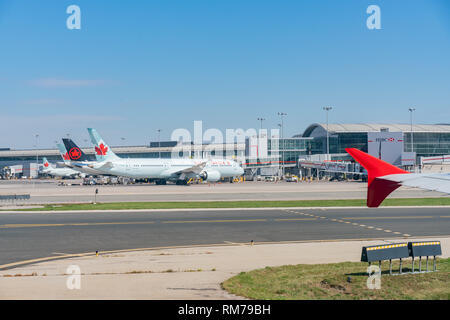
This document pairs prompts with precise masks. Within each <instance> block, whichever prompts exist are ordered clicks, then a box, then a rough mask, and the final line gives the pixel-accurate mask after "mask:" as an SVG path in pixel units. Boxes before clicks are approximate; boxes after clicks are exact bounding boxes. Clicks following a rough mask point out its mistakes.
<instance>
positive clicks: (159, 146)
mask: <svg viewBox="0 0 450 320" xmlns="http://www.w3.org/2000/svg"><path fill="white" fill-rule="evenodd" d="M156 131H158V152H159V158H160V159H161V129H158V130H156Z"/></svg>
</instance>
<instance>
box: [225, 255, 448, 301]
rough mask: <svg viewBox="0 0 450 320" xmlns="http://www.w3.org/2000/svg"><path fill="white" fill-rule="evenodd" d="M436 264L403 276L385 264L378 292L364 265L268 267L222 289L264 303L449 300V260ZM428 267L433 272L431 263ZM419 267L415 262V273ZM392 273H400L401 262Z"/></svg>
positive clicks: (405, 268) (408, 265)
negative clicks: (369, 283)
mask: <svg viewBox="0 0 450 320" xmlns="http://www.w3.org/2000/svg"><path fill="white" fill-rule="evenodd" d="M437 261H438V262H437V267H438V270H439V271H438V272H431V273H421V274H404V275H400V276H390V275H388V270H389V264H388V263H387V262H386V263H383V264H382V270H383V275H382V277H381V289H379V290H374V289H368V288H367V279H368V275H367V267H368V264H367V263H362V262H344V263H333V264H317V265H288V266H281V267H266V268H264V269H258V270H254V271H250V272H242V273H240V274H239V275H237V276H235V277H232V278H230V279H228V280H226V281H225V282H224V283H222V287H223V288H224V289H225V290H227V291H228V292H230V293H232V294H236V295H238V296H242V297H247V298H250V299H262V300H303V299H308V300H317V299H327V300H352V299H358V300H359V299H364V300H372V299H373V300H411V299H421V300H422V299H431V300H449V299H450V281H449V280H450V259H438V260H437ZM423 262H424V261H423ZM424 266H425V263H423V264H422V267H423V268H422V270H424ZM429 267H430V270H431V269H432V261H430V263H429ZM408 268H409V269H408ZM418 268H419V266H418V262H417V261H416V264H415V269H416V271H418ZM403 271H404V272H409V271H411V260H409V261H407V263H406V264H405V261H404V265H403ZM393 272H394V273H397V272H398V263H396V264H394V269H393ZM348 277H351V282H348V281H347V278H348Z"/></svg>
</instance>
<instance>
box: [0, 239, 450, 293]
mask: <svg viewBox="0 0 450 320" xmlns="http://www.w3.org/2000/svg"><path fill="white" fill-rule="evenodd" d="M417 240H423V238H420V239H417ZM433 240H440V241H441V243H442V249H443V252H442V253H443V254H442V257H443V258H447V257H449V256H450V237H436V238H433ZM402 241H403V240H402V239H391V240H384V241H381V240H375V241H365V240H352V241H315V242H305V243H303V242H298V243H272V244H258V243H255V244H254V245H251V244H250V243H239V244H236V243H235V244H232V243H230V244H228V245H220V246H198V247H190V248H160V249H154V250H146V251H117V252H109V253H100V254H99V255H98V256H96V255H95V254H93V253H90V254H88V255H82V256H79V257H73V258H68V259H62V260H55V261H49V262H43V263H36V264H31V265H27V266H24V267H18V268H14V269H10V270H5V271H1V272H0V299H2V300H4V299H51V300H59V299H75V300H76V299H96V300H102V299H133V300H139V299H166V300H191V299H199V300H207V299H217V300H229V299H242V297H238V296H234V295H231V294H229V293H228V292H227V291H225V290H223V289H222V288H221V283H222V282H223V281H225V280H226V279H228V278H230V277H232V276H234V275H237V274H238V273H240V272H242V271H250V270H253V269H259V268H264V267H266V266H280V265H289V264H323V263H332V262H333V263H334V262H345V261H355V262H357V261H360V257H361V248H362V247H363V246H369V245H377V244H389V243H399V242H402ZM408 241H414V239H408ZM408 263H409V262H405V264H408ZM362 264H363V265H366V264H364V263H362ZM70 266H72V269H68V268H69V267H70ZM73 266H76V267H75V268H74V267H73ZM77 268H79V269H77ZM438 269H439V265H438ZM73 270H79V272H80V274H81V275H80V277H79V279H77V278H75V277H76V276H75V275H74V274H73V273H72V272H73ZM78 285H79V286H78ZM77 288H79V289H77Z"/></svg>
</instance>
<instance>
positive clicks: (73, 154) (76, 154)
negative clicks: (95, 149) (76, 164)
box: [69, 148, 81, 160]
mask: <svg viewBox="0 0 450 320" xmlns="http://www.w3.org/2000/svg"><path fill="white" fill-rule="evenodd" d="M69 156H70V158H71V159H72V160H78V159H80V158H81V150H80V149H78V148H72V149H70V151H69Z"/></svg>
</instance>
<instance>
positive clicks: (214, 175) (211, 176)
mask: <svg viewBox="0 0 450 320" xmlns="http://www.w3.org/2000/svg"><path fill="white" fill-rule="evenodd" d="M200 178H202V179H203V180H206V181H210V182H217V181H219V180H220V172H219V171H215V170H212V171H210V170H205V171H202V172H201V173H200Z"/></svg>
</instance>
